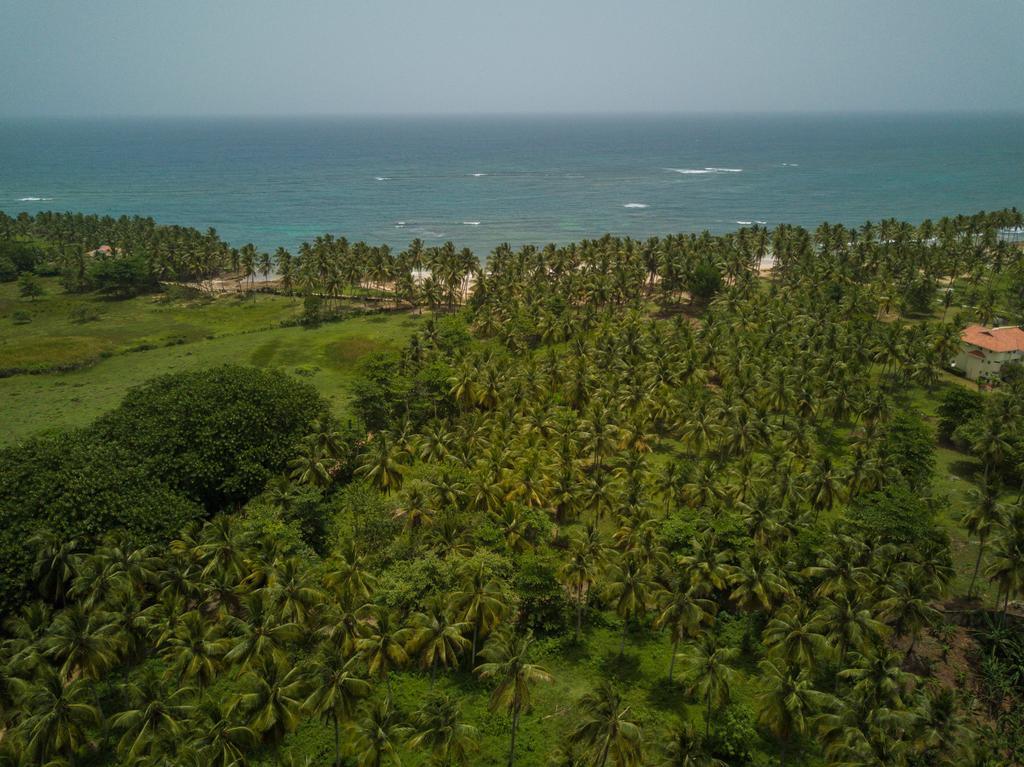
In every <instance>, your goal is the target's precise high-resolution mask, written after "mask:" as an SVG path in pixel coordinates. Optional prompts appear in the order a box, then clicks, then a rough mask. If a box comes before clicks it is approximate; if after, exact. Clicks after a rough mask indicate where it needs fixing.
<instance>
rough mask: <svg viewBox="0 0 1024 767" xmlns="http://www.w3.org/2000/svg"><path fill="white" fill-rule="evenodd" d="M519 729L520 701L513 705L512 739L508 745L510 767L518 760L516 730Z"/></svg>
mask: <svg viewBox="0 0 1024 767" xmlns="http://www.w3.org/2000/svg"><path fill="white" fill-rule="evenodd" d="M518 729H519V703H518V702H516V703H515V704H514V706H513V707H512V739H511V740H510V741H509V746H508V767H513V766H514V765H515V761H516V730H518Z"/></svg>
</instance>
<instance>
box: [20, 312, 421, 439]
mask: <svg viewBox="0 0 1024 767" xmlns="http://www.w3.org/2000/svg"><path fill="white" fill-rule="evenodd" d="M145 301H146V299H133V301H132V302H131V303H132V304H135V305H136V306H139V307H145V308H144V309H143V311H142V312H140V314H142V315H143V316H144V319H143V322H144V323H153V324H151V325H150V327H151V328H155V326H156V325H155V319H154V317H152V316H147V315H148V311H147V310H148V305H146V304H144V303H142V302H145ZM261 301H263V302H264V304H265V305H266V306H268V307H271V308H273V307H274V306H276V307H277V309H278V310H280V308H281V305H282V304H283V303H286V302H287V303H290V302H289V301H288V300H287V299H278V300H270V297H263V296H261V297H260V299H258V300H257V304H256V305H257V306H259V305H260V302H261ZM249 305H251V304H248V302H247V305H245V306H242V305H239V304H238V303H237V302H234V301H232V302H231V303H226V304H224V306H223V308H221V307H216V308H215V309H216V311H217V312H218V313H220V314H223V315H224V316H225V319H224V327H228V328H235V329H237V328H239V327H245V325H246V324H247V323H249V322H252V321H253V320H252V317H251V316H250V315H248V312H250V309H249ZM205 309H206V307H202V308H200V309H198V310H197V311H199V312H200V314H199V320H198V321H197V323H196V324H198V322H199V321H201V322H202V323H208V324H204V325H203V327H204V328H212V327H213V326H215V325H216V323H217V320H216V319H214V315H209V314H205V313H204V312H205ZM188 311H191V310H187V309H186V310H181V312H182V313H183V314H184V313H187V312H188ZM257 311H262V310H261V309H259V310H257ZM422 321H423V317H420V316H417V315H414V314H404V313H403V314H378V315H368V316H365V317H356V318H353V319H349V320H344V321H341V322H333V323H326V324H323V325H321V326H319V327H314V328H304V327H288V328H280V327H278V328H274V329H267V330H262V331H259V332H240V331H239V332H236V333H235V334H228V333H226V332H223V331H222V333H220V334H211V335H215V337H213V338H209V339H207V338H205V337H200V338H199V339H198V340H194V341H193V342H191V343H185V344H179V345H172V346H161V347H158V348H155V349H148V350H145V351H138V352H125V353H123V354H117V355H114V356H111V357H109V358H106V359H101V360H99V361H97V362H96V363H95V364H93V365H90V366H88V367H85V368H82V369H80V370H74V371H70V372H65V373H44V374H36V375H16V376H11V377H8V378H4V379H0V401H3V402H4V403H5V406H4V415H3V430H2V431H0V442H2V443H3V444H10V443H12V442H17V441H18V440H21V439H24V438H26V437H28V436H30V435H31V434H33V433H35V432H38V431H40V430H43V429H52V428H62V427H74V426H84V425H85V424H88V423H89V422H91V421H92V420H93V419H95V418H96V417H97V416H99V415H100V414H102V413H104V412H106V411H107V410H110V409H111V408H113V407H115V406H116V405H117V404H118V403H119V402H120V401H121V398H122V397H123V396H124V394H125V392H126V391H127V390H128V389H129V388H130V387H132V386H135V385H137V384H140V383H142V382H143V381H146V380H147V379H149V378H152V377H153V376H156V375H160V374H162V373H170V372H174V371H180V370H190V369H195V368H201V367H208V366H211V365H220V364H223V363H236V364H242V365H255V366H257V367H261V368H279V369H281V370H284V371H286V372H290V373H293V374H296V375H299V376H301V377H303V379H304V380H307V381H309V382H310V383H311V384H313V385H314V386H316V387H317V389H319V390H320V392H321V393H322V394H323V396H324V397H326V398H327V399H328V400H329V401H330V402H331V403H332V405H333V407H334V411H335V413H336V414H337V415H338V416H341V417H343V416H344V415H345V412H346V411H345V408H346V405H347V403H348V396H349V395H348V387H349V385H350V383H351V380H352V376H353V373H354V370H355V365H356V363H357V362H358V360H359V359H360V358H361V357H363V356H364V355H365V354H367V353H369V352H371V351H378V350H383V349H388V348H398V347H401V346H402V345H403V344H404V343H405V341H406V340H407V339H408V337H409V336H410V335H411V334H412V333H413V332H414V330H415V329H416V327H417V326H418V325H419V324H420V323H421V322H422ZM21 327H25V326H19V327H18V328H16V329H17V330H20V329H21ZM253 330H255V329H253ZM149 332H150V333H155V332H158V331H155V330H149ZM7 337H9V336H8V329H7V328H4V333H3V336H0V338H7ZM47 338H48V339H53V338H59V336H50V337H47V336H41V337H40V339H41V342H44V343H45V341H42V339H47ZM125 338H128V335H127V334H126V335H125ZM137 338H139V336H136V339H137ZM124 342H125V343H135V341H134V340H132V341H124Z"/></svg>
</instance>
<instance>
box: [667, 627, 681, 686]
mask: <svg viewBox="0 0 1024 767" xmlns="http://www.w3.org/2000/svg"><path fill="white" fill-rule="evenodd" d="M678 651H679V635H678V634H677V635H676V636H675V637H674V638H673V639H672V657H671V658H669V660H668V683H669V684H672V671H673V670H674V669H675V667H676V653H677V652H678Z"/></svg>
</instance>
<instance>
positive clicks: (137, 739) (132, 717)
mask: <svg viewBox="0 0 1024 767" xmlns="http://www.w3.org/2000/svg"><path fill="white" fill-rule="evenodd" d="M123 692H124V693H125V695H126V696H127V699H128V701H129V708H127V709H125V710H123V711H121V712H119V713H117V714H115V715H114V716H113V718H112V719H111V720H110V723H111V725H112V726H113V728H114V729H115V730H123V731H124V734H123V735H122V736H121V739H120V740H119V741H118V743H117V752H118V754H119V755H120V756H121V758H123V759H125V760H127V761H128V762H135V761H137V760H140V759H142V758H144V757H149V758H154V757H157V756H160V755H161V754H162V753H164V752H169V753H171V754H173V753H174V751H175V750H176V748H177V742H178V740H179V738H180V736H181V733H182V729H183V726H184V723H185V721H186V719H187V718H188V717H189V716H190V715H191V713H192V711H193V710H194V706H192V705H190V704H188V703H187V702H186V701H187V700H189V698H191V696H192V695H193V693H194V690H192V689H190V688H188V687H179V688H177V689H175V690H173V691H170V692H165V691H164V688H163V686H162V685H161V684H160V683H159V680H158V678H157V677H156V675H155V673H153V672H148V673H145V674H144V675H143V676H142V678H141V679H140V680H139V681H137V682H130V683H129V684H128V685H126V686H125V688H124V690H123Z"/></svg>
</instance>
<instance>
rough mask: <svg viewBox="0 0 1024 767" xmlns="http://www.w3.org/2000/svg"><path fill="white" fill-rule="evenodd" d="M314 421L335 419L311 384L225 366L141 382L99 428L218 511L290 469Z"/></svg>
mask: <svg viewBox="0 0 1024 767" xmlns="http://www.w3.org/2000/svg"><path fill="white" fill-rule="evenodd" d="M316 419H321V420H322V421H328V422H329V420H330V417H329V414H328V411H327V403H326V402H325V401H324V400H323V399H321V397H320V395H319V394H317V391H316V389H314V388H313V387H312V386H310V385H309V384H306V383H301V382H299V381H296V380H295V379H293V378H291V377H289V376H287V375H285V374H284V373H280V372H277V371H264V370H259V369H257V368H249V367H240V366H237V365H224V366H223V367H218V368H210V369H208V370H200V371H195V372H186V373H173V374H170V375H164V376H160V377H158V378H155V379H153V380H152V381H149V382H148V383H145V384H143V385H142V386H139V387H136V388H134V389H132V390H131V391H129V392H128V395H127V396H126V397H125V399H124V401H123V402H122V403H121V405H120V407H118V408H117V409H116V410H114V411H113V412H111V413H109V414H107V415H106V416H104V417H102V418H101V419H100V420H99V421H97V423H96V425H95V429H96V431H97V434H98V435H99V436H100V438H101V439H104V440H108V441H111V442H115V443H118V444H120V445H122V446H123V447H124V448H125V449H126V450H128V451H130V452H131V453H133V454H134V455H135V456H137V460H138V462H139V465H140V466H142V467H143V468H144V469H145V471H146V472H147V473H148V474H150V475H151V476H154V477H157V478H159V479H161V480H162V481H164V482H166V483H167V484H168V485H169V486H170V487H173V488H175V489H177V490H180V491H181V492H182V493H184V494H185V495H186V496H188V497H189V498H191V499H193V500H194V501H196V502H197V503H200V504H202V505H203V506H205V507H206V508H207V509H208V510H209V511H216V510H219V509H223V508H225V507H227V506H231V505H240V504H242V503H244V502H245V501H246V500H248V499H249V498H251V497H253V496H255V495H257V494H258V493H259V492H260V491H261V490H262V489H263V486H264V485H265V484H266V482H267V480H268V479H269V478H270V477H271V476H273V475H275V474H280V473H282V472H284V471H285V469H286V467H287V463H288V460H289V459H290V458H292V457H293V455H294V450H295V446H296V443H297V442H298V440H299V439H300V438H301V437H303V436H304V435H306V434H307V433H308V432H309V430H310V427H311V423H312V422H313V421H314V420H316Z"/></svg>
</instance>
